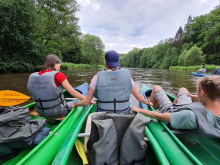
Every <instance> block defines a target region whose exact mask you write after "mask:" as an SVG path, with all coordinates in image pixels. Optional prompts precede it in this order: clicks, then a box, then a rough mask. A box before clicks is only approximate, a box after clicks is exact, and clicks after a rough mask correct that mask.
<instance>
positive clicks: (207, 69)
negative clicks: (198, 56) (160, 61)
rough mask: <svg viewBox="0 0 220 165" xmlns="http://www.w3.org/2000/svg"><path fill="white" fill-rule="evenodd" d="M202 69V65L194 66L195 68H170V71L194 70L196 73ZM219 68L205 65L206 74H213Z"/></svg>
mask: <svg viewBox="0 0 220 165" xmlns="http://www.w3.org/2000/svg"><path fill="white" fill-rule="evenodd" d="M201 67H202V65H196V66H171V67H170V68H169V69H170V70H194V71H197V70H199V69H200V68H201ZM217 67H218V68H220V66H218V65H205V68H206V72H207V71H208V72H213V71H214V70H215V69H216V68H217Z"/></svg>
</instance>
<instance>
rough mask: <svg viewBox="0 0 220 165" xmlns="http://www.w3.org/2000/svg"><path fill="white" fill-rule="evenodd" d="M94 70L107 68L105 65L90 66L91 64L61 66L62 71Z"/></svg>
mask: <svg viewBox="0 0 220 165" xmlns="http://www.w3.org/2000/svg"><path fill="white" fill-rule="evenodd" d="M91 68H92V69H93V68H105V65H90V64H74V63H68V62H63V63H62V65H61V69H62V70H71V69H91Z"/></svg>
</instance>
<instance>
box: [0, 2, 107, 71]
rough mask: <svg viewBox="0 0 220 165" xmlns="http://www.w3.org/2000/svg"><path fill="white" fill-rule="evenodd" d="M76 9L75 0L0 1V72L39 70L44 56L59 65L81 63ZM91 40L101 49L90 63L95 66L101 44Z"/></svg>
mask: <svg viewBox="0 0 220 165" xmlns="http://www.w3.org/2000/svg"><path fill="white" fill-rule="evenodd" d="M78 10H79V6H78V5H77V1H75V0H53V1H52V0H34V1H33V0H1V1H0V24H1V27H0V32H1V33H0V61H1V62H0V65H1V66H0V72H32V71H35V70H39V66H40V65H42V63H43V61H44V58H45V56H46V55H48V54H57V55H58V56H59V57H60V59H61V60H62V61H63V62H71V63H82V62H84V59H85V58H83V57H82V48H81V41H80V39H79V38H80V37H81V35H82V34H81V32H80V28H79V26H78V20H79V19H78V18H77V17H76V16H75V14H76V12H77V11H78ZM93 38H95V40H94V41H95V42H97V43H98V45H99V46H100V48H101V50H100V49H97V48H95V49H96V53H97V54H96V53H95V52H93V56H92V58H91V57H90V58H91V61H90V64H94V65H96V66H97V64H99V63H102V62H103V57H102V56H103V54H102V53H103V49H104V45H103V43H102V42H101V40H100V38H98V37H96V36H93ZM96 38H98V40H97V39H96ZM97 67H98V66H97Z"/></svg>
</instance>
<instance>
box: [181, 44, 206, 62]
mask: <svg viewBox="0 0 220 165" xmlns="http://www.w3.org/2000/svg"><path fill="white" fill-rule="evenodd" d="M202 54H203V52H202V50H201V49H200V48H198V47H197V46H193V47H192V48H190V50H189V51H188V52H187V53H186V55H185V59H184V65H185V66H194V65H201V64H204V57H202Z"/></svg>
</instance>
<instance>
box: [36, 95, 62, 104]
mask: <svg viewBox="0 0 220 165" xmlns="http://www.w3.org/2000/svg"><path fill="white" fill-rule="evenodd" d="M60 96H61V94H59V96H58V97H57V98H54V99H50V100H41V99H40V98H39V100H36V99H34V101H35V102H48V101H54V100H57V99H58V98H59V97H60Z"/></svg>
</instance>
